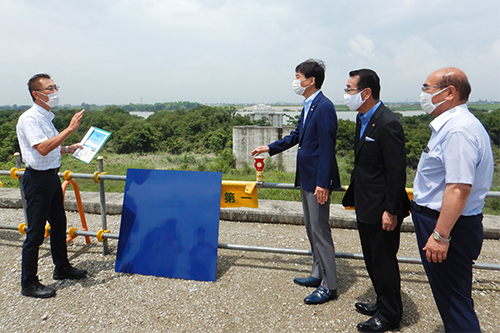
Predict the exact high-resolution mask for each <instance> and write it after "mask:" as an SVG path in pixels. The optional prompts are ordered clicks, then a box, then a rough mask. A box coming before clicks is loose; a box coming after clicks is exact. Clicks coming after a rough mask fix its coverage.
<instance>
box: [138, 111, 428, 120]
mask: <svg viewBox="0 0 500 333" xmlns="http://www.w3.org/2000/svg"><path fill="white" fill-rule="evenodd" d="M398 112H399V113H401V114H403V116H405V117H411V116H417V115H420V114H423V113H424V111H422V110H413V111H398ZM153 113H154V112H150V111H130V114H132V115H135V116H139V117H142V118H147V117H149V116H150V115H152V114H153ZM248 113H249V112H241V111H240V112H238V114H241V115H245V114H248ZM284 114H285V115H288V116H290V117H292V118H294V117H295V116H298V115H300V111H285V112H284ZM357 114H358V112H357V111H337V117H338V118H339V119H344V120H350V121H356V115H357ZM283 122H284V123H286V122H287V119H284V121H283Z"/></svg>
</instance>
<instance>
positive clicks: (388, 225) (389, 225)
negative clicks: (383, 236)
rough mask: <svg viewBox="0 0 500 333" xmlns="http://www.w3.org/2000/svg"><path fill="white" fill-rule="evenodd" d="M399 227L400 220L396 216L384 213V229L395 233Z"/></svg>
mask: <svg viewBox="0 0 500 333" xmlns="http://www.w3.org/2000/svg"><path fill="white" fill-rule="evenodd" d="M397 226H398V218H397V216H396V215H392V214H391V213H389V212H388V211H386V210H385V211H384V213H383V214H382V229H383V230H385V231H393V230H394V229H396V227H397Z"/></svg>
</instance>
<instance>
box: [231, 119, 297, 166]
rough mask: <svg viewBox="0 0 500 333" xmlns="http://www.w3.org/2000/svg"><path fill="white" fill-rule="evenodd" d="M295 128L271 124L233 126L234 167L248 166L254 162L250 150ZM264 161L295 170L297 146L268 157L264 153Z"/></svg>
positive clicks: (281, 136) (279, 137)
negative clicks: (272, 125)
mask: <svg viewBox="0 0 500 333" xmlns="http://www.w3.org/2000/svg"><path fill="white" fill-rule="evenodd" d="M294 129H295V128H294V127H290V126H285V127H271V126H235V127H233V154H234V157H235V158H236V167H237V168H241V167H243V166H244V165H245V163H247V164H248V165H250V166H253V164H254V158H253V157H252V156H250V152H251V151H252V150H253V149H254V148H255V147H258V146H262V145H267V144H269V143H271V142H273V141H276V140H279V139H281V138H283V136H286V135H288V134H289V133H290V132H291V131H293V130H294ZM264 156H265V160H264V163H267V162H269V161H271V160H272V161H273V162H274V163H278V164H281V165H283V167H284V169H285V171H287V172H295V165H296V162H295V161H296V159H297V146H295V147H293V148H291V149H288V150H286V151H284V152H283V153H281V154H277V155H274V156H273V157H270V156H269V154H264Z"/></svg>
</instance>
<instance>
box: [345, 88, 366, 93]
mask: <svg viewBox="0 0 500 333" xmlns="http://www.w3.org/2000/svg"><path fill="white" fill-rule="evenodd" d="M361 89H362V88H345V89H344V91H345V92H346V93H350V92H351V91H356V90H361Z"/></svg>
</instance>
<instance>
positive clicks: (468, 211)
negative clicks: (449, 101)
mask: <svg viewBox="0 0 500 333" xmlns="http://www.w3.org/2000/svg"><path fill="white" fill-rule="evenodd" d="M430 127H431V128H432V135H431V138H430V139H429V143H428V144H427V147H426V148H425V149H424V151H423V152H422V156H421V157H420V161H419V163H418V170H417V175H416V177H415V181H414V184H413V195H414V200H415V202H416V203H417V204H418V205H420V206H424V207H427V208H430V209H434V210H437V211H441V206H442V201H443V195H444V190H445V188H446V184H449V183H459V184H469V185H472V188H471V192H470V195H469V198H468V200H467V203H466V205H465V208H464V210H463V212H462V213H461V215H465V216H471V215H477V214H480V213H481V211H482V208H483V206H484V199H485V197H486V195H487V193H488V191H489V189H490V186H491V181H492V179H493V168H494V160H493V153H492V150H491V142H490V136H489V135H488V133H487V132H486V130H485V129H484V126H483V124H481V122H480V121H479V120H478V119H477V118H476V117H475V116H474V115H473V114H472V113H471V112H470V111H469V109H468V108H467V105H466V104H462V105H459V106H456V107H455V108H453V109H451V110H448V111H446V112H444V113H443V114H441V115H440V116H438V117H436V119H434V120H433V121H432V122H431V123H430Z"/></svg>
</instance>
